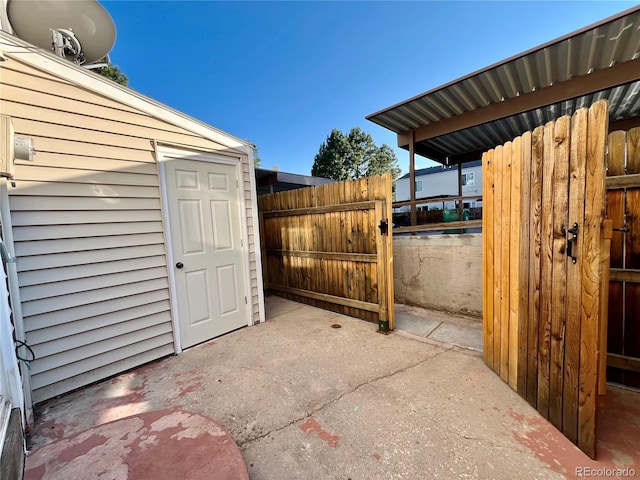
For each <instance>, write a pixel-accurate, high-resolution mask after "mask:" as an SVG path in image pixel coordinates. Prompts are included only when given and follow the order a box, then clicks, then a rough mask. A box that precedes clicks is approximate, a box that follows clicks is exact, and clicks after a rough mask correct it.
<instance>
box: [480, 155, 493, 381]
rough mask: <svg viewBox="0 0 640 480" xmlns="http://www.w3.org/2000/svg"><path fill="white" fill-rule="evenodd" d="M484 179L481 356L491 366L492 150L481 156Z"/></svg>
mask: <svg viewBox="0 0 640 480" xmlns="http://www.w3.org/2000/svg"><path fill="white" fill-rule="evenodd" d="M482 164H483V171H484V181H483V182H482V183H483V184H482V198H483V210H484V214H483V215H482V262H483V271H484V272H485V274H484V275H483V276H482V295H483V307H482V313H483V315H482V324H483V327H482V331H483V344H484V348H483V356H484V361H485V363H486V364H487V365H489V367H491V368H493V335H494V332H493V315H494V310H493V308H494V303H493V265H491V262H492V259H493V222H494V219H493V210H494V193H493V192H494V185H493V150H491V151H489V152H485V153H484V154H483V156H482Z"/></svg>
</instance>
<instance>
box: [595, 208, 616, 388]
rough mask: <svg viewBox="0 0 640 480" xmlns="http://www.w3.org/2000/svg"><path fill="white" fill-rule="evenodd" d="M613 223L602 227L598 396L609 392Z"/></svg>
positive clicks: (604, 223) (610, 222)
mask: <svg viewBox="0 0 640 480" xmlns="http://www.w3.org/2000/svg"><path fill="white" fill-rule="evenodd" d="M612 224H613V222H612V221H611V220H604V221H603V227H602V240H601V241H602V255H601V257H600V269H601V272H602V273H601V275H600V319H599V326H598V343H599V345H598V351H599V352H600V357H599V362H598V373H597V375H598V395H605V393H606V390H607V387H606V385H607V355H606V352H607V327H608V325H607V321H606V319H607V312H608V309H609V303H608V300H609V263H610V262H611V255H610V250H611V237H612V236H613V235H612V234H613V230H612Z"/></svg>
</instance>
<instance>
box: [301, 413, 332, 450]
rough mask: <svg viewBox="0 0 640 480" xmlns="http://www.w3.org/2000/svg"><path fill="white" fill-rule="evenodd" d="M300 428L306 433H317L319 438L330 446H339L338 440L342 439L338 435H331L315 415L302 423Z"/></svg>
mask: <svg viewBox="0 0 640 480" xmlns="http://www.w3.org/2000/svg"><path fill="white" fill-rule="evenodd" d="M300 429H301V430H302V431H303V432H304V433H312V432H313V433H316V434H317V435H318V438H320V440H322V441H324V442H327V444H328V445H329V446H330V447H337V446H338V442H339V441H340V437H338V436H337V435H331V434H330V433H329V432H327V431H326V430H324V429H323V428H322V427H321V426H320V424H319V423H318V422H317V421H316V419H315V418H313V417H309V418H308V419H307V420H306V421H305V422H304V423H303V424H302V425H300Z"/></svg>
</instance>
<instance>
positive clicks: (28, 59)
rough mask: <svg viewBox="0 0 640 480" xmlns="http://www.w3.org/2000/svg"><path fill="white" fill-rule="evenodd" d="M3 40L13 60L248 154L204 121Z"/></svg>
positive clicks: (0, 35)
mask: <svg viewBox="0 0 640 480" xmlns="http://www.w3.org/2000/svg"><path fill="white" fill-rule="evenodd" d="M0 39H2V43H4V44H5V45H6V44H7V43H8V44H9V45H10V46H11V47H12V49H11V52H8V51H6V50H5V51H4V52H3V53H4V55H5V56H6V57H7V58H9V59H13V60H16V61H20V62H24V63H26V64H28V65H30V66H32V67H34V68H37V69H40V70H44V71H46V72H48V73H51V74H52V75H56V76H58V77H61V78H64V79H65V80H68V81H70V82H72V83H74V84H76V85H78V86H81V87H83V88H86V89H87V90H90V91H92V92H95V93H98V94H99V95H102V96H106V97H109V98H111V99H113V100H115V101H117V102H121V103H124V104H126V105H129V106H131V107H133V108H137V109H138V110H140V111H142V112H144V113H147V114H149V115H151V116H153V117H156V118H159V119H161V120H164V121H166V122H168V123H171V124H172V125H176V126H179V127H182V128H184V129H186V130H189V131H190V132H192V133H195V134H197V135H199V136H201V137H204V138H207V139H209V140H212V141H214V142H216V143H219V144H221V145H223V146H225V147H228V148H230V149H235V150H237V151H238V153H245V152H246V149H245V147H247V146H248V144H247V142H245V141H244V140H241V139H239V138H236V137H234V136H232V135H229V134H228V133H226V132H223V131H221V130H218V129H217V128H215V127H212V126H211V125H207V124H206V123H204V122H201V121H200V120H197V119H195V118H193V117H190V116H188V115H186V114H184V113H182V112H180V111H178V110H174V109H173V108H171V107H169V106H167V105H164V104H162V103H160V102H158V101H156V100H153V99H152V98H149V97H147V96H145V95H142V94H141V93H138V92H136V91H135V90H132V89H130V88H128V87H124V86H122V85H119V84H117V83H116V82H113V81H112V80H109V79H107V78H105V77H103V76H101V75H99V74H97V73H95V72H92V71H91V70H87V69H86V68H83V67H80V66H78V65H76V64H74V63H72V62H70V61H68V60H65V59H63V58H60V57H57V56H56V55H54V54H53V53H50V52H47V51H46V50H43V49H41V48H38V47H35V46H33V45H31V44H29V43H27V42H25V41H24V40H21V39H19V38H17V37H14V36H12V35H8V34H7V33H5V32H1V31H0Z"/></svg>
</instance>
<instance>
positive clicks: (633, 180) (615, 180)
mask: <svg viewBox="0 0 640 480" xmlns="http://www.w3.org/2000/svg"><path fill="white" fill-rule="evenodd" d="M634 187H640V174H638V173H635V174H630V175H622V174H621V175H620V176H619V177H607V180H606V188H607V190H616V189H618V190H619V189H621V188H634Z"/></svg>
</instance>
